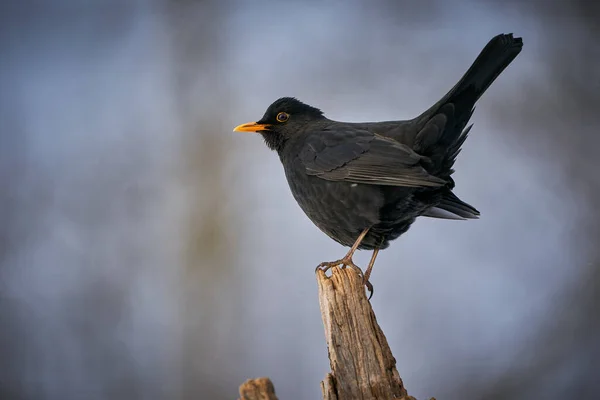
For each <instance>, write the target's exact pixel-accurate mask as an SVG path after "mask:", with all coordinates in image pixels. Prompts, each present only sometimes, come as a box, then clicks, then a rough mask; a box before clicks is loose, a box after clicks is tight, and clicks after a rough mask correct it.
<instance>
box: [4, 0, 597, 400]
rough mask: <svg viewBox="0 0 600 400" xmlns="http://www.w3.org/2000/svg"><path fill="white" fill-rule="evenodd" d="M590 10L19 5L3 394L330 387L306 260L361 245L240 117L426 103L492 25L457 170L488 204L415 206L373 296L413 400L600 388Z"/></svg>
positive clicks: (400, 113)
mask: <svg viewBox="0 0 600 400" xmlns="http://www.w3.org/2000/svg"><path fill="white" fill-rule="evenodd" d="M594 4H595V3H592V2H590V3H589V4H586V3H585V2H583V0H582V1H563V2H559V1H556V2H545V1H542V0H536V1H531V2H517V1H489V2H476V1H441V0H439V1H436V0H426V1H425V0H424V1H421V2H407V1H391V0H390V1H369V2H367V1H356V0H353V1H325V2H320V1H300V0H298V1H289V2H280V1H279V2H278V1H266V0H264V1H241V0H238V1H233V0H232V1H216V0H215V1H202V2H200V1H183V0H180V1H176V0H155V1H137V2H136V1H126V2H113V1H92V0H89V1H85V2H84V1H80V2H75V1H59V0H57V1H53V2H51V3H50V2H35V1H33V2H19V1H12V2H11V1H7V2H3V3H2V5H1V6H0V51H1V53H0V54H1V57H0V189H1V190H0V398H2V399H90V400H92V399H108V398H110V399H176V398H181V399H233V398H236V395H237V387H238V385H239V384H240V383H242V382H243V381H244V380H245V379H247V378H251V377H258V376H269V377H270V378H271V379H272V380H273V382H274V383H275V387H276V391H277V393H278V395H279V397H280V399H282V400H284V399H316V398H319V396H320V390H319V381H320V380H321V379H322V378H323V377H324V376H325V374H326V372H327V371H329V364H328V360H327V351H326V347H325V342H324V338H323V327H322V324H321V320H320V314H319V309H318V302H317V287H316V284H315V279H314V274H313V270H314V267H315V265H316V264H317V263H319V262H321V261H324V260H331V259H335V258H338V257H339V256H341V255H342V254H343V253H344V252H345V249H343V248H342V247H341V246H339V245H337V244H336V243H334V242H333V241H331V240H330V239H329V238H327V237H326V236H325V235H323V234H322V233H321V232H320V231H319V230H318V229H317V228H315V227H314V226H313V225H312V224H311V223H310V222H309V220H308V219H307V218H306V217H305V216H304V214H303V213H302V212H301V210H300V209H299V207H298V206H297V205H296V203H295V201H294V200H293V198H292V196H291V194H290V193H289V189H288V187H287V183H286V182H285V178H284V175H283V171H282V168H281V166H280V164H279V160H278V158H277V156H276V155H275V154H274V153H271V152H270V151H269V150H268V149H267V148H266V147H265V146H264V144H263V143H262V140H261V138H260V137H259V136H257V135H252V134H247V133H246V134H245V133H237V132H236V133H234V132H232V131H231V130H232V128H233V127H234V126H235V125H237V124H240V123H243V122H247V121H251V120H256V119H259V118H260V117H261V116H262V114H263V112H264V110H265V109H266V107H267V106H268V105H269V104H270V103H271V102H272V101H273V100H275V99H276V98H278V97H280V96H296V97H298V98H299V99H301V100H303V101H305V102H307V103H309V104H311V105H314V106H317V107H320V108H322V109H323V110H324V111H325V112H326V115H327V116H329V117H330V118H333V119H338V120H349V121H365V120H383V119H400V118H412V117H414V116H416V115H417V114H419V113H420V112H421V111H423V110H424V109H425V108H427V107H428V106H429V105H431V104H432V103H433V102H434V101H436V100H438V99H439V98H440V97H441V96H442V95H443V94H444V93H445V92H446V91H447V90H448V89H449V88H450V87H451V86H452V85H454V83H455V82H456V81H457V80H458V78H460V76H461V75H462V74H463V73H464V72H465V71H466V69H467V68H468V67H469V65H470V64H471V62H472V61H473V60H474V59H475V57H476V56H477V54H478V53H479V51H480V50H481V48H482V47H483V46H484V45H485V44H486V43H487V41H488V40H489V39H490V38H491V37H492V36H494V35H496V34H498V33H501V32H514V33H515V34H516V35H519V36H523V37H524V42H525V46H524V50H523V52H522V54H521V55H520V56H519V57H518V58H517V59H516V60H515V62H514V64H512V65H511V66H510V67H509V68H508V69H507V70H506V71H505V72H504V73H503V74H502V76H500V78H499V79H498V80H497V81H496V82H495V83H494V84H493V85H492V87H491V88H490V90H489V91H488V92H487V93H486V94H485V96H484V97H483V98H482V99H481V101H480V102H479V103H478V106H477V110H476V112H475V115H474V118H473V122H474V123H475V127H474V129H473V131H472V134H471V136H470V138H469V140H468V141H467V142H466V144H465V146H464V149H463V152H462V153H461V155H460V157H459V160H458V162H457V164H456V168H457V173H456V175H455V179H456V181H457V189H456V193H457V194H458V195H459V196H460V197H461V198H462V199H464V200H465V201H467V202H469V203H471V204H473V205H475V206H476V207H477V208H478V209H479V210H480V211H481V213H482V217H481V219H480V220H477V221H469V222H449V221H440V220H430V219H422V220H419V221H418V222H417V223H416V224H414V225H413V227H412V228H411V230H410V231H409V232H408V233H407V234H406V235H404V236H403V237H401V238H400V239H399V240H397V241H396V242H394V243H393V245H392V246H391V247H390V248H389V249H388V250H386V251H384V252H382V253H381V254H380V256H379V259H378V263H377V265H376V268H375V270H374V275H373V278H372V282H373V283H374V285H375V289H376V292H375V296H374V298H373V301H372V304H373V307H374V309H375V311H376V313H377V317H378V321H379V322H380V324H381V326H382V328H383V330H384V332H385V333H386V335H387V337H388V340H389V342H390V345H391V347H392V350H393V352H394V355H395V356H396V358H397V361H398V370H399V372H400V375H401V376H402V378H403V379H404V382H405V384H406V386H407V388H408V390H409V393H411V394H412V395H414V396H416V397H417V398H419V399H425V398H429V397H431V396H436V397H437V398H438V399H506V398H511V399H534V398H537V399H541V398H544V399H564V398H578V399H592V398H598V397H600V384H598V383H597V377H598V370H599V368H600V365H599V362H598V359H599V358H600V322H599V315H600V312H599V310H598V308H600V293H599V292H600V290H599V287H600V274H599V269H600V251H599V244H600V228H599V226H600V225H599V222H600V217H599V216H600V214H599V213H598V204H599V202H600V178H599V172H600V161H599V160H598V157H597V152H598V149H599V148H600V139H599V137H600V136H599V134H600V132H598V131H599V128H600V121H599V117H598V114H597V112H598V111H597V110H598V107H599V105H600V98H599V96H598V90H599V89H600V88H599V85H600V64H599V60H600V47H599V43H600V42H599V39H600V29H599V28H598V25H597V23H596V21H597V20H599V19H600V16H599V15H600V13H599V7H598V6H597V5H594ZM369 255H370V254H368V253H361V254H359V256H358V260H359V261H360V262H361V263H363V264H364V263H365V262H366V261H367V260H368V257H369ZM428 396H429V397H428Z"/></svg>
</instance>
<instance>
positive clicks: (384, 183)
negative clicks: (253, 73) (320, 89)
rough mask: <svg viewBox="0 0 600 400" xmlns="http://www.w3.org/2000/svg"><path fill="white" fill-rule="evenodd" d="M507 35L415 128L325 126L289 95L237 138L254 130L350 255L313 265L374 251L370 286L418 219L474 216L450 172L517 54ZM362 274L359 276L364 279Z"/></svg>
mask: <svg viewBox="0 0 600 400" xmlns="http://www.w3.org/2000/svg"><path fill="white" fill-rule="evenodd" d="M522 47H523V41H522V39H521V38H517V37H513V35H512V34H501V35H498V36H495V37H494V38H492V39H491V40H490V41H489V42H488V44H487V45H486V46H485V47H484V48H483V50H482V51H481V53H480V54H479V56H478V57H477V58H476V59H475V61H474V62H473V64H472V65H471V67H470V68H469V69H468V70H467V72H466V73H465V74H464V75H463V77H462V78H461V79H460V80H459V82H458V83H457V84H456V85H455V86H454V87H453V88H452V89H451V90H450V91H449V92H448V93H447V94H446V95H445V96H444V97H442V98H441V99H440V100H439V101H438V102H437V103H435V104H434V105H433V106H432V107H430V108H429V109H428V110H427V111H425V112H424V113H422V114H421V115H419V116H418V117H416V118H414V119H411V120H403V121H384V122H362V123H350V122H339V121H333V120H331V119H328V118H326V117H325V116H324V114H323V112H322V111H321V110H319V109H318V108H315V107H312V106H309V105H307V104H304V103H302V102H300V101H299V100H297V99H295V98H293V97H283V98H280V99H278V100H276V101H275V102H274V103H273V104H271V105H270V106H269V107H268V108H267V111H266V112H265V114H264V115H263V117H262V118H261V119H260V120H259V121H257V122H250V123H247V124H243V125H239V126H237V127H236V128H235V129H234V131H242V132H258V133H259V134H261V135H262V137H263V138H264V141H265V143H266V144H267V146H268V147H269V148H271V149H272V150H275V151H276V152H277V154H278V155H279V159H280V160H281V163H282V164H283V168H284V171H285V176H286V178H287V181H288V184H289V186H290V189H291V191H292V194H293V196H294V198H295V199H296V201H297V202H298V204H299V205H300V207H301V208H302V210H303V211H304V212H305V213H306V215H307V216H308V218H310V220H311V221H312V222H313V223H314V224H315V225H316V226H317V227H318V228H319V229H321V231H323V232H324V233H325V234H327V235H328V236H329V237H330V238H332V239H333V240H335V241H336V242H338V243H340V244H342V245H344V246H347V247H350V250H349V251H348V253H347V254H346V255H345V256H344V257H343V258H341V259H339V260H336V261H331V262H324V263H321V264H319V266H318V267H317V268H322V269H324V270H327V269H329V268H331V267H333V266H341V267H342V268H344V267H345V266H350V267H353V268H355V269H357V270H358V271H361V270H360V268H358V266H356V265H355V264H354V262H353V260H352V256H353V254H354V252H355V251H356V250H357V249H366V250H373V255H372V257H371V260H370V262H369V264H368V266H367V270H366V272H365V273H364V274H363V275H362V276H363V281H364V283H365V285H366V287H367V288H368V290H369V291H370V293H371V295H372V293H373V287H372V285H371V283H370V282H369V277H370V274H371V270H372V268H373V265H374V263H375V258H376V257H377V253H378V252H379V250H381V249H385V248H386V247H388V246H389V243H390V242H391V241H392V240H394V239H396V238H398V237H399V236H400V235H402V234H403V233H404V232H406V231H407V230H408V228H409V227H410V226H411V224H412V223H413V222H414V221H415V219H416V218H417V217H419V216H425V217H433V218H441V219H451V220H464V219H474V218H478V216H479V211H477V210H476V209H475V207H473V206H471V205H470V204H467V203H465V202H464V201H462V200H460V199H459V198H458V197H457V196H456V195H455V194H454V193H453V192H452V190H453V189H454V180H453V179H452V173H453V172H454V169H453V168H452V167H453V164H454V161H455V160H456V156H457V155H458V153H459V152H460V150H461V146H462V144H463V143H464V141H465V139H466V138H467V135H468V133H469V131H470V130H471V128H472V124H471V125H469V126H467V123H468V122H469V119H470V118H471V115H472V114H473V111H474V107H475V102H476V101H477V100H478V99H479V98H480V97H481V95H482V94H483V93H484V92H485V91H486V90H487V88H488V87H489V86H490V85H491V83H492V82H493V81H494V80H495V79H496V78H497V77H498V75H500V73H501V72H502V71H503V70H504V69H505V68H506V67H507V66H508V65H509V64H510V63H511V62H512V61H513V60H514V59H515V57H516V56H517V55H518V54H519V53H520V52H521V49H522ZM360 273H362V272H360Z"/></svg>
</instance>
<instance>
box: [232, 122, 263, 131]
mask: <svg viewBox="0 0 600 400" xmlns="http://www.w3.org/2000/svg"><path fill="white" fill-rule="evenodd" d="M268 129H269V125H267V124H257V123H256V122H248V123H247V124H242V125H238V126H236V127H235V128H233V131H234V132H258V131H266V130H268Z"/></svg>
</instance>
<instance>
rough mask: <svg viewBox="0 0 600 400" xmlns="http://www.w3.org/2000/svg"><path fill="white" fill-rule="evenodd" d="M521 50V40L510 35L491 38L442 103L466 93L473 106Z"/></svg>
mask: <svg viewBox="0 0 600 400" xmlns="http://www.w3.org/2000/svg"><path fill="white" fill-rule="evenodd" d="M522 48H523V39H521V38H515V37H513V35H512V33H509V34H501V35H497V36H495V37H493V38H492V39H491V40H490V41H489V42H488V44H487V45H486V46H485V47H484V48H483V50H481V53H479V55H478V56H477V58H476V59H475V61H474V62H473V64H472V65H471V67H470V68H469V69H468V70H467V72H466V73H465V74H464V75H463V77H462V78H461V79H460V81H458V83H457V84H456V85H455V86H454V87H453V88H452V89H451V90H450V91H449V92H448V94H447V95H446V96H444V98H443V99H442V103H445V102H447V101H451V99H452V98H455V97H458V96H460V95H461V94H463V93H464V92H466V91H468V92H470V93H471V94H472V95H473V96H474V98H473V99H472V101H473V104H475V102H476V101H477V100H479V98H480V97H481V95H482V94H483V93H484V92H485V91H486V90H487V89H488V88H489V87H490V85H491V84H492V82H494V81H495V80H496V78H497V77H498V75H500V74H501V73H502V71H504V70H505V69H506V67H508V65H509V64H510V63H511V62H512V61H513V60H514V59H515V58H516V57H517V55H519V53H520V52H521V49H522ZM471 107H472V105H471ZM471 107H469V108H471Z"/></svg>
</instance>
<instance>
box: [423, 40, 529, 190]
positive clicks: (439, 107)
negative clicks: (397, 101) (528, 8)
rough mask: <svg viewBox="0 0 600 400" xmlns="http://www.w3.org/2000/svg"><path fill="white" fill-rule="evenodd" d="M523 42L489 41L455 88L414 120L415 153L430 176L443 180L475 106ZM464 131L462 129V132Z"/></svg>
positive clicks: (449, 173)
mask: <svg viewBox="0 0 600 400" xmlns="http://www.w3.org/2000/svg"><path fill="white" fill-rule="evenodd" d="M522 47H523V40H522V39H521V38H515V37H513V35H512V34H501V35H497V36H495V37H493V38H492V39H491V40H490V41H489V42H488V44H487V45H486V46H485V47H484V48H483V50H482V51H481V53H479V55H478V56H477V58H476V59H475V61H474V62H473V64H472V65H471V67H470V68H469V69H468V70H467V72H466V73H465V74H464V75H463V76H462V78H461V79H460V80H459V81H458V83H457V84H456V85H454V87H453V88H452V89H450V91H449V92H448V93H447V94H446V95H445V96H444V97H442V99H441V100H440V101H438V102H437V103H436V104H435V105H434V106H432V107H431V108H430V109H429V110H427V111H426V112H424V113H423V114H422V115H421V116H419V117H418V118H417V119H416V124H417V126H420V128H419V131H418V133H417V135H416V138H415V141H414V143H415V146H414V148H415V150H416V151H417V152H419V153H420V154H423V155H425V156H426V157H428V158H429V159H430V160H431V168H430V170H428V172H430V173H431V174H433V175H435V176H439V177H441V178H444V179H447V178H448V177H449V176H450V175H451V174H452V172H453V171H452V166H453V164H454V161H455V159H456V156H457V155H458V153H459V152H460V148H461V146H462V144H463V143H464V141H465V139H466V138H467V135H468V133H469V130H470V129H471V126H472V125H471V126H469V127H467V124H468V122H469V120H470V119H471V116H472V115H473V112H474V110H475V103H476V102H477V100H479V98H480V97H481V96H482V95H483V93H484V92H485V91H486V90H487V89H488V88H489V87H490V85H491V84H492V82H494V80H496V78H497V77H498V76H499V75H500V74H501V73H502V71H504V69H506V67H507V66H508V65H509V64H510V63H511V62H512V61H513V60H514V59H515V57H517V55H518V54H519V53H520V52H521V49H522ZM465 127H466V128H465Z"/></svg>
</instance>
